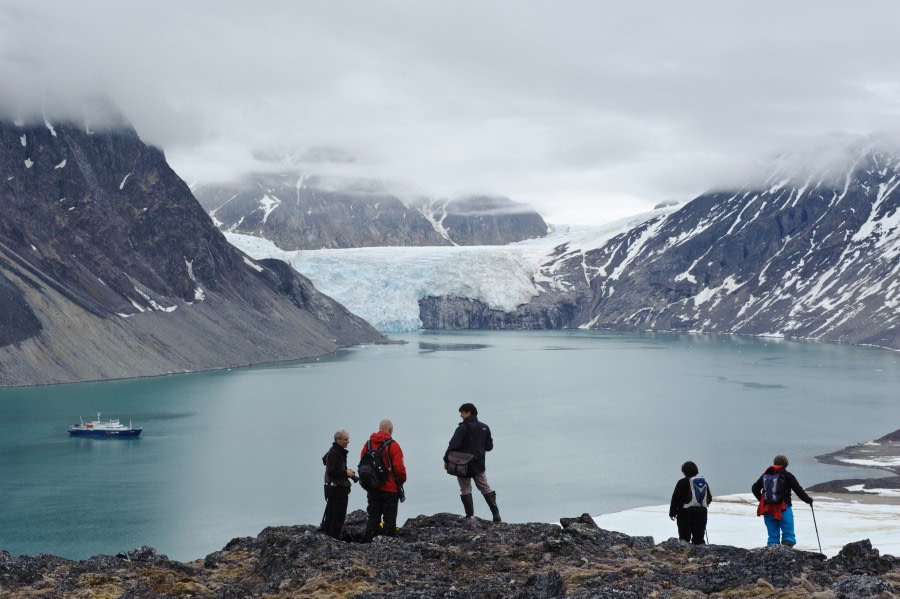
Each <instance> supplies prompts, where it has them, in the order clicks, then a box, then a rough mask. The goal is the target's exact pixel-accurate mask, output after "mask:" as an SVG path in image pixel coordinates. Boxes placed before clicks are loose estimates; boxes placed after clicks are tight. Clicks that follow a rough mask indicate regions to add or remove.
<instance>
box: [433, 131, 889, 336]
mask: <svg viewBox="0 0 900 599" xmlns="http://www.w3.org/2000/svg"><path fill="white" fill-rule="evenodd" d="M829 168H831V169H833V168H834V167H833V165H831V166H830V167H829ZM898 186H900V158H898V155H897V154H894V153H889V152H885V151H880V150H877V149H875V147H873V146H871V145H865V144H864V145H860V146H858V147H855V148H853V151H852V153H851V155H850V156H849V158H848V160H847V163H846V165H845V167H844V169H843V171H841V173H840V175H839V176H834V175H833V173H832V172H831V171H829V172H825V171H824V170H823V171H821V172H816V170H815V169H805V170H804V171H802V174H801V172H785V171H784V170H780V169H779V170H776V172H774V173H773V175H772V176H771V177H770V178H769V180H768V181H766V182H765V183H764V184H762V185H750V186H748V187H746V188H745V189H741V190H739V191H736V192H734V191H730V192H717V193H710V194H706V195H703V196H700V197H698V198H696V199H695V200H693V201H691V202H689V203H687V204H685V205H684V206H683V207H682V208H680V209H678V210H675V211H673V212H669V213H666V214H661V215H657V216H655V217H653V218H651V219H649V220H646V221H644V222H643V223H641V224H640V225H638V226H636V227H634V228H632V229H630V230H628V231H626V232H624V233H622V234H620V235H617V236H616V237H614V238H612V239H611V240H610V241H608V242H607V243H604V244H602V245H601V246H600V247H598V248H591V249H588V250H582V249H581V248H578V247H572V246H570V245H569V244H563V245H561V246H560V247H558V248H557V249H556V253H555V254H554V255H553V256H551V257H549V258H548V261H547V263H546V264H545V265H544V266H543V268H542V270H541V272H540V273H539V275H540V276H539V279H540V281H541V282H536V283H535V285H536V287H538V288H539V289H541V290H542V292H541V293H540V294H539V295H538V296H537V298H536V299H535V300H534V301H532V302H531V303H529V304H525V305H523V306H520V307H519V308H518V309H517V310H515V311H513V312H496V313H495V312H491V311H486V310H485V307H484V306H483V305H478V302H467V301H461V300H460V298H446V297H438V298H426V299H425V300H422V302H421V303H420V307H421V312H422V314H421V319H422V321H423V323H424V326H425V328H545V327H556V326H566V327H588V328H604V329H623V330H625V329H627V330H665V331H695V332H708V333H736V334H748V335H775V336H784V337H788V338H808V339H818V340H823V341H833V342H842V343H853V344H871V345H876V346H880V347H889V348H894V349H900V189H898ZM548 280H549V281H552V282H553V283H552V284H548V283H546V282H545V281H548ZM470 323H471V324H474V325H476V326H473V327H469V326H468V325H469V324H470Z"/></svg>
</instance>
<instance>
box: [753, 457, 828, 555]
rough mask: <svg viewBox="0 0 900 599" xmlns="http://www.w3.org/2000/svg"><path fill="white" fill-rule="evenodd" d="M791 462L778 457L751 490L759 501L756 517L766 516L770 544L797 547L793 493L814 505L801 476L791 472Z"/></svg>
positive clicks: (764, 517)
mask: <svg viewBox="0 0 900 599" xmlns="http://www.w3.org/2000/svg"><path fill="white" fill-rule="evenodd" d="M787 465H788V459H787V457H786V456H783V455H777V456H775V459H774V460H772V465H771V466H769V467H768V468H766V471H765V472H763V474H762V476H760V477H759V478H758V479H757V481H756V482H755V483H753V486H752V487H750V491H751V492H752V493H753V496H754V497H756V499H758V500H759V507H758V508H757V509H756V515H757V516H762V517H763V520H764V521H765V523H766V530H768V531H769V538H768V540H767V541H766V545H778V544H779V543H781V544H782V545H786V546H788V547H793V546H794V545H796V544H797V537H796V535H795V534H794V511H793V510H792V509H791V491H792V490H793V491H794V492H795V493H796V494H797V497H799V498H800V499H802V500H803V501H805V502H806V503H808V504H809V505H812V502H813V500H812V497H810V496H809V495H807V494H806V491H804V490H803V487H801V486H800V483H799V482H797V477H795V476H794V475H793V474H791V473H790V472H788V471H787Z"/></svg>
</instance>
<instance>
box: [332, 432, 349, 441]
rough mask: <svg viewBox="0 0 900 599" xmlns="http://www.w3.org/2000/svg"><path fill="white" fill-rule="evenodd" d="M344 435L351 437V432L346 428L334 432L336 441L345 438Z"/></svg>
mask: <svg viewBox="0 0 900 599" xmlns="http://www.w3.org/2000/svg"><path fill="white" fill-rule="evenodd" d="M344 437H347V438H349V437H350V433H348V432H347V431H346V430H344V429H341V430H339V431H338V432H336V433H334V440H335V441H340V440H341V439H343V438H344Z"/></svg>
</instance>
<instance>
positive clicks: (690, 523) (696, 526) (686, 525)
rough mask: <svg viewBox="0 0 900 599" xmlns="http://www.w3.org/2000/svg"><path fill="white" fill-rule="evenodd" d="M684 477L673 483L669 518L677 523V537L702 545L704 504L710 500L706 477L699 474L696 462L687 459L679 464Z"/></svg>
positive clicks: (704, 526)
mask: <svg viewBox="0 0 900 599" xmlns="http://www.w3.org/2000/svg"><path fill="white" fill-rule="evenodd" d="M681 473H682V474H684V478H682V479H681V480H679V481H678V482H677V483H675V490H674V491H673V492H672V503H671V504H669V518H671V519H672V520H675V522H676V524H677V525H678V538H679V539H681V540H683V541H689V542H691V543H693V544H694V545H703V543H704V541H703V537H704V535H705V534H706V512H707V510H706V506H707V505H709V504H710V502H711V501H712V493H710V491H709V485H707V484H706V479H704V478H703V477H702V476H699V474H700V471H699V470H698V469H697V464H695V463H694V462H691V461H687V462H685V463H684V464H682V465H681Z"/></svg>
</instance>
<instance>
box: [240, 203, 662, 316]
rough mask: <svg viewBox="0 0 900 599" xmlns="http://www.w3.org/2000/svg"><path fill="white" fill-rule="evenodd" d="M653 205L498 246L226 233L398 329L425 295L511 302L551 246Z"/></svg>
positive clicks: (572, 246) (588, 236)
mask: <svg viewBox="0 0 900 599" xmlns="http://www.w3.org/2000/svg"><path fill="white" fill-rule="evenodd" d="M659 213H660V211H656V212H651V213H647V214H645V215H639V216H637V217H633V218H629V219H623V220H621V221H616V222H613V223H609V224H608V225H602V226H598V227H574V226H568V225H562V226H557V227H553V230H552V231H551V233H550V234H549V235H547V236H546V237H542V238H540V239H530V240H527V241H521V242H518V243H512V244H509V245H504V246H449V247H448V246H426V247H371V248H352V249H325V250H300V251H284V250H281V249H279V248H278V247H277V246H275V244H274V243H272V242H271V241H268V240H266V239H262V238H260V237H254V236H250V235H241V234H237V233H226V234H225V236H226V238H227V239H228V241H229V242H231V243H232V244H233V245H235V246H236V247H238V248H239V249H240V250H242V251H243V252H245V253H246V254H248V255H249V256H251V257H252V258H255V259H257V260H259V259H263V258H278V259H280V260H284V261H285V262H287V263H288V264H290V265H291V266H292V267H293V268H294V269H295V270H296V271H297V272H299V273H301V274H302V275H304V276H305V277H307V278H309V279H310V280H311V281H312V282H313V284H314V285H315V286H316V288H317V289H318V290H319V291H321V292H322V293H325V294H326V295H329V296H331V297H332V298H334V299H336V300H337V301H339V302H340V303H342V304H343V305H344V306H346V307H347V309H349V310H350V311H351V312H353V313H354V314H356V315H358V316H361V317H362V318H364V319H365V320H367V321H368V322H369V324H371V325H372V326H374V327H375V328H376V329H378V330H379V331H380V332H382V333H399V332H406V331H415V330H418V329H420V328H422V321H421V320H419V303H418V302H419V300H420V299H422V298H424V297H428V296H448V297H464V298H468V299H472V300H479V301H481V302H483V303H485V304H486V305H488V306H489V307H491V308H493V309H497V310H507V311H508V310H513V309H514V308H515V307H516V306H518V305H520V304H523V303H525V302H527V301H529V300H530V299H531V298H533V297H534V296H535V295H537V294H538V293H539V291H540V288H539V287H538V286H537V285H536V284H535V282H534V280H535V277H536V275H538V273H539V271H540V269H541V265H542V264H544V263H546V262H548V261H549V260H550V255H551V254H552V253H553V252H554V249H555V248H557V247H558V246H560V245H564V244H568V249H567V251H569V252H573V251H575V252H578V251H587V250H589V249H593V248H595V247H598V246H600V245H602V243H603V242H605V241H607V240H609V239H610V238H612V237H613V236H615V235H617V234H619V233H621V232H623V231H625V230H627V229H629V228H631V227H633V226H634V225H635V224H636V223H637V222H641V221H642V220H646V219H648V218H651V217H652V216H654V215H657V214H659ZM537 278H538V280H540V281H546V280H547V279H546V277H545V276H538V277H537Z"/></svg>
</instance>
